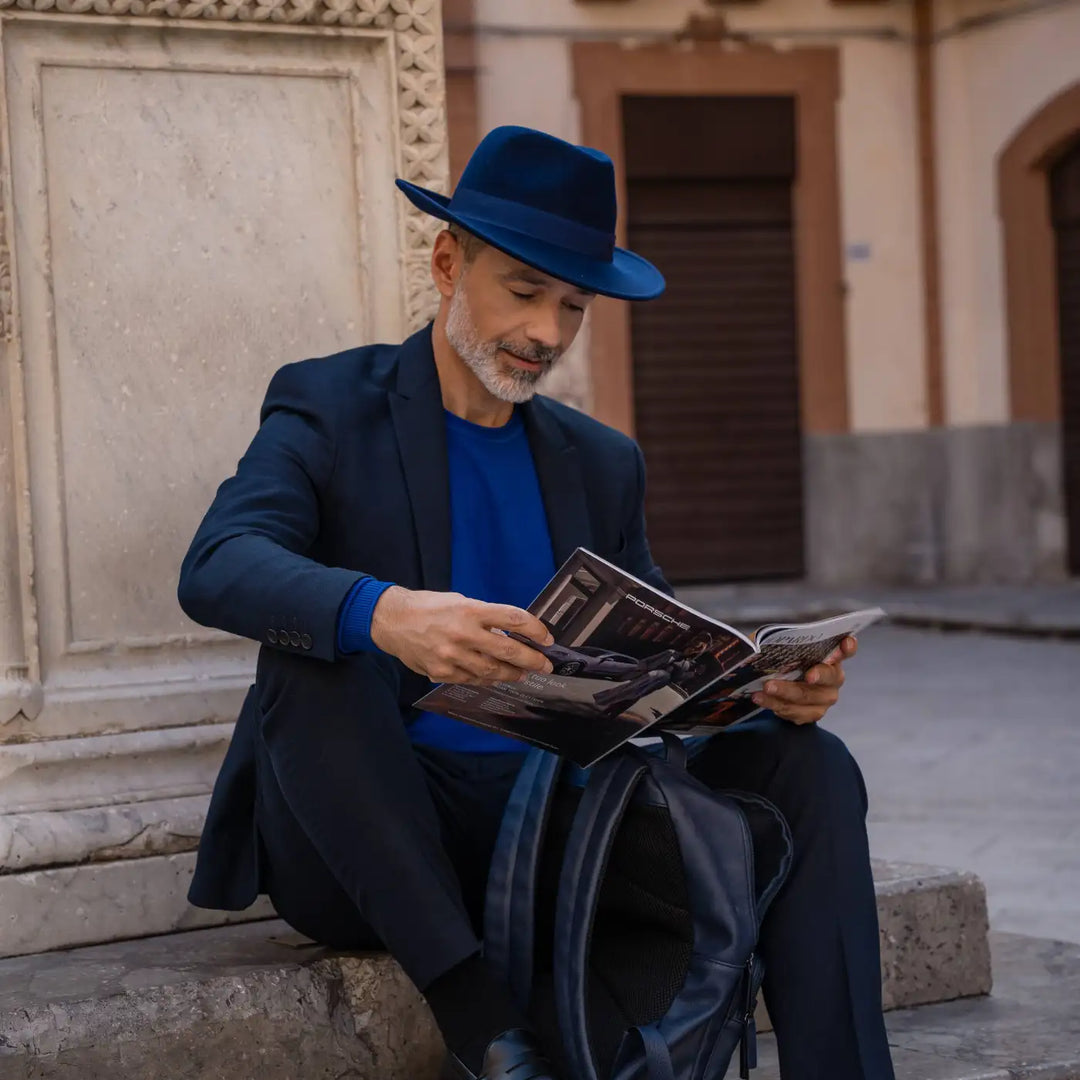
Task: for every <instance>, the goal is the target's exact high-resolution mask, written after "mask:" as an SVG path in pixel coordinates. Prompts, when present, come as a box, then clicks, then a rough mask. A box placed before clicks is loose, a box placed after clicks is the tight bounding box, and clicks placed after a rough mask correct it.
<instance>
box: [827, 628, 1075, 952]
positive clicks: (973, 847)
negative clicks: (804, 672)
mask: <svg viewBox="0 0 1080 1080" xmlns="http://www.w3.org/2000/svg"><path fill="white" fill-rule="evenodd" d="M848 675H849V678H848V683H847V686H846V687H845V689H844V694H843V698H842V701H841V703H840V705H838V706H837V708H836V710H835V711H834V713H833V714H832V717H831V720H830V724H829V726H830V727H831V728H832V729H833V730H834V731H836V732H837V734H839V735H841V736H842V737H843V738H844V739H845V740H846V741H847V743H848V745H849V746H850V747H851V749H852V750H853V752H854V753H855V755H856V757H857V758H858V759H859V761H860V763H861V764H862V766H863V770H864V772H865V774H866V777H867V783H868V785H869V790H870V798H871V809H870V839H871V849H872V851H873V853H874V855H875V856H877V857H879V858H886V859H896V860H903V861H909V862H926V863H933V864H937V865H940V866H948V867H954V868H958V869H964V870H971V871H974V872H975V873H977V874H978V875H979V876H980V877H982V879H983V880H984V881H985V882H986V886H987V890H988V899H989V906H990V920H991V926H992V927H993V928H994V929H995V930H1004V931H1011V932H1015V933H1023V934H1034V935H1037V936H1040V937H1049V938H1057V939H1059V940H1066V941H1073V942H1080V642H1075V641H1061V640H1040V639H1032V638H1011V637H1006V636H1003V635H999V634H993V635H991V634H980V633H956V632H938V631H929V630H913V629H900V628H895V627H881V628H875V629H873V630H871V631H869V632H868V633H867V634H866V635H865V636H864V638H863V641H862V642H861V648H860V651H859V655H858V657H856V659H855V660H854V661H852V662H851V664H850V665H849V668H848Z"/></svg>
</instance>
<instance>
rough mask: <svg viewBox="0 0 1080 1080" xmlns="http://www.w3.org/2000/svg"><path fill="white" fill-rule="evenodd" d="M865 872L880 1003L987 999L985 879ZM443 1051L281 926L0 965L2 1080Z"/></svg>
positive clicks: (399, 1060) (308, 1068) (398, 976)
mask: <svg viewBox="0 0 1080 1080" xmlns="http://www.w3.org/2000/svg"><path fill="white" fill-rule="evenodd" d="M874 869H875V878H876V882H877V891H878V907H879V914H880V917H881V925H882V942H883V946H884V950H885V951H884V957H885V969H884V970H885V979H886V981H885V992H886V999H887V1000H888V1001H889V1002H890V1003H892V1004H903V1003H912V1002H916V1001H926V1000H928V999H930V998H932V997H933V995H935V994H936V995H938V1000H940V999H941V998H943V997H947V996H952V997H955V996H957V995H960V994H965V993H968V994H972V993H982V992H984V991H985V989H986V988H987V987H988V985H989V956H988V952H987V949H986V907H985V894H984V892H983V889H982V885H981V883H980V882H979V881H978V879H976V878H974V877H973V876H971V875H968V874H956V873H953V872H951V871H935V870H933V869H931V868H926V867H911V866H906V865H897V864H885V863H880V864H875V868H874ZM927 957H931V958H932V962H928V961H927ZM441 1054H442V1048H441V1045H440V1040H439V1036H438V1032H437V1030H436V1028H435V1026H434V1023H433V1022H432V1020H431V1017H430V1015H429V1014H428V1012H427V1009H426V1006H425V1005H424V1003H423V1000H422V999H421V998H420V996H419V994H417V992H416V991H415V989H414V988H413V987H412V985H411V984H410V983H409V981H408V980H407V979H406V978H405V976H404V975H403V973H402V972H401V970H400V968H398V966H397V965H396V964H395V963H394V962H393V961H392V960H391V959H390V958H389V957H387V956H385V955H375V954H363V955H355V956H343V955H337V954H332V953H330V952H329V951H327V950H325V949H322V948H319V947H318V946H314V945H312V944H310V943H308V942H306V940H305V939H303V938H302V937H300V935H298V934H295V933H293V932H292V931H291V930H289V928H288V927H287V926H286V925H285V924H284V923H282V922H279V921H276V920H275V921H263V922H256V923H247V924H241V925H236V926H230V927H221V928H216V929H210V930H200V931H197V932H190V933H175V934H171V935H167V936H163V937H155V938H145V939H142V940H136V941H128V942H120V943H116V944H112V945H98V946H92V947H89V948H81V949H74V950H70V951H67V952H54V953H44V954H41V955H38V956H22V957H15V958H12V959H8V960H3V961H0V1080H47V1078H52V1077H59V1076H61V1075H64V1076H69V1075H71V1074H72V1072H76V1071H77V1074H78V1076H79V1077H80V1080H99V1078H101V1080H104V1078H106V1077H108V1078H110V1080H112V1078H113V1077H115V1076H117V1075H122V1076H125V1077H132V1078H138V1080H188V1078H194V1077H198V1078H199V1080H210V1078H215V1077H221V1078H222V1080H249V1078H250V1080H254V1078H255V1077H258V1078H259V1080H278V1078H279V1077H280V1078H282V1080H284V1078H285V1077H286V1076H288V1077H294V1076H296V1075H298V1074H299V1075H303V1076H304V1077H305V1080H316V1078H320V1080H321V1078H323V1077H326V1078H327V1080H330V1078H333V1080H364V1078H370V1080H399V1078H400V1080H423V1078H425V1077H434V1075H435V1074H436V1072H437V1069H438V1063H439V1061H440V1060H441Z"/></svg>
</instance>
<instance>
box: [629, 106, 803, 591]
mask: <svg viewBox="0 0 1080 1080" xmlns="http://www.w3.org/2000/svg"><path fill="white" fill-rule="evenodd" d="M623 116H624V126H625V144H626V167H627V183H628V196H629V207H628V210H629V213H628V222H629V242H630V246H631V248H632V249H633V250H635V251H637V252H639V253H640V254H642V255H644V256H645V257H646V258H647V259H650V260H651V261H653V262H655V263H656V265H657V266H658V267H659V268H660V269H661V271H662V272H663V273H664V274H665V275H666V277H667V280H668V288H667V292H666V293H665V294H664V296H663V297H661V298H660V299H659V300H654V301H650V302H648V303H644V304H635V305H633V306H632V308H631V335H632V337H631V340H632V351H633V374H634V406H635V422H636V430H637V437H638V439H639V441H640V442H641V446H642V449H643V450H644V452H645V457H646V462H647V464H648V470H649V472H648V476H649V479H648V492H647V500H646V511H647V515H648V527H649V540H650V543H651V544H652V549H653V554H654V555H655V557H656V560H657V562H658V563H659V564H660V565H661V567H663V569H664V571H665V573H666V574H667V576H668V578H669V580H672V581H680V582H687V581H723V580H739V579H747V578H778V577H791V576H798V575H801V574H802V573H803V566H804V563H803V507H802V501H803V500H802V455H801V432H800V425H799V370H798V348H797V328H796V311H795V287H796V282H795V253H794V236H793V222H792V199H791V186H792V179H793V177H794V172H795V123H794V121H795V117H794V102H793V101H792V99H790V98H781V97H774V98H728V97H714V98H692V99H687V98H628V99H625V101H624V110H623Z"/></svg>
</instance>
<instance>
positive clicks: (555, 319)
mask: <svg viewBox="0 0 1080 1080" xmlns="http://www.w3.org/2000/svg"><path fill="white" fill-rule="evenodd" d="M525 332H526V333H527V334H528V336H529V340H530V341H532V342H534V343H535V344H537V345H543V346H546V347H547V348H549V349H557V348H558V347H559V345H560V344H561V342H562V330H561V327H560V326H559V311H558V308H557V307H553V306H551V305H547V304H545V305H543V308H542V310H539V311H536V312H534V313H533V318H532V319H531V320H530V322H529V326H528V328H527V329H526V331H525Z"/></svg>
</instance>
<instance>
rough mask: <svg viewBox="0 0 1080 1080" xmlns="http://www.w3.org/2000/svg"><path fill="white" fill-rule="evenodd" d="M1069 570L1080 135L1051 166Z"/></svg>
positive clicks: (1077, 524) (1079, 347)
mask: <svg viewBox="0 0 1080 1080" xmlns="http://www.w3.org/2000/svg"><path fill="white" fill-rule="evenodd" d="M1050 219H1051V221H1052V223H1053V226H1054V241H1055V244H1054V246H1055V248H1056V252H1055V253H1056V255H1057V259H1056V262H1057V267H1056V269H1057V304H1058V340H1059V343H1060V347H1061V434H1062V449H1063V451H1064V454H1063V457H1064V466H1065V468H1064V475H1065V513H1066V518H1067V521H1068V530H1069V534H1068V535H1069V539H1068V567H1069V572H1070V573H1073V574H1080V136H1078V138H1077V140H1076V142H1075V143H1073V145H1072V147H1071V148H1070V149H1069V150H1068V151H1067V152H1066V153H1065V155H1064V156H1063V157H1062V158H1060V159H1059V160H1058V161H1057V162H1056V163H1055V164H1054V165H1053V167H1052V168H1051V169H1050Z"/></svg>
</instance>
